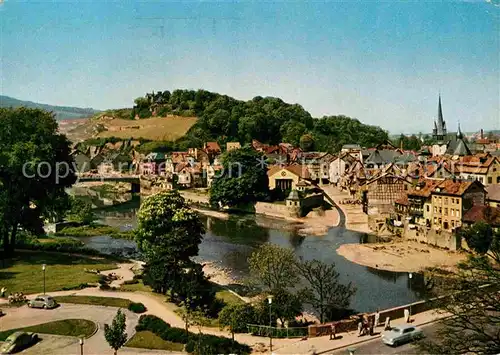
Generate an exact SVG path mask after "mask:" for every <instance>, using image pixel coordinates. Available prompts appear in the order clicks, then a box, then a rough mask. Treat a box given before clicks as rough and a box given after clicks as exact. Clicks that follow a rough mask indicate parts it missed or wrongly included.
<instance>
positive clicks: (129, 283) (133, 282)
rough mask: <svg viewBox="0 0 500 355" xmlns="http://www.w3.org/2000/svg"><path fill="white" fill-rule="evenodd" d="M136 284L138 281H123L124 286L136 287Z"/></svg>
mask: <svg viewBox="0 0 500 355" xmlns="http://www.w3.org/2000/svg"><path fill="white" fill-rule="evenodd" d="M138 283H139V280H136V279H133V280H125V281H123V284H124V285H136V284H138Z"/></svg>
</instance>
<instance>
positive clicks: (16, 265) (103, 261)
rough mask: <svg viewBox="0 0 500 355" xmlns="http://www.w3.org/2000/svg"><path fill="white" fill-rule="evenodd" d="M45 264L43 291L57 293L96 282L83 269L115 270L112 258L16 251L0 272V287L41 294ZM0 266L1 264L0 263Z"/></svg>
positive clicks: (93, 277) (95, 276)
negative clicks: (67, 288) (64, 289)
mask: <svg viewBox="0 0 500 355" xmlns="http://www.w3.org/2000/svg"><path fill="white" fill-rule="evenodd" d="M43 264H46V265H47V267H46V270H45V289H46V292H52V291H59V290H62V289H63V287H76V286H78V285H80V284H82V283H95V282H97V281H98V276H97V275H95V274H91V273H87V272H85V269H97V270H99V271H103V270H111V269H116V268H117V266H116V263H115V261H114V260H112V259H107V258H103V257H92V256H85V255H80V254H78V255H75V254H67V253H57V252H41V251H16V254H15V256H14V257H13V258H11V259H8V260H6V262H5V267H4V268H3V269H0V288H1V287H6V288H7V292H8V293H14V292H23V293H24V294H32V293H37V292H39V293H42V292H43V271H42V265H43ZM0 265H1V264H0Z"/></svg>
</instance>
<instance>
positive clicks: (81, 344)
mask: <svg viewBox="0 0 500 355" xmlns="http://www.w3.org/2000/svg"><path fill="white" fill-rule="evenodd" d="M80 355H83V337H82V338H80Z"/></svg>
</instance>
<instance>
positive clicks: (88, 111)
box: [0, 95, 100, 120]
mask: <svg viewBox="0 0 500 355" xmlns="http://www.w3.org/2000/svg"><path fill="white" fill-rule="evenodd" d="M21 106H24V107H30V108H40V109H43V110H46V111H51V112H53V113H54V114H55V115H56V119H57V120H71V119H80V118H87V117H91V116H93V115H95V114H96V113H98V112H100V111H97V110H94V109H92V108H79V107H68V106H53V105H46V104H40V103H37V102H32V101H23V100H18V99H15V98H13V97H9V96H3V95H0V107H14V108H15V107H21Z"/></svg>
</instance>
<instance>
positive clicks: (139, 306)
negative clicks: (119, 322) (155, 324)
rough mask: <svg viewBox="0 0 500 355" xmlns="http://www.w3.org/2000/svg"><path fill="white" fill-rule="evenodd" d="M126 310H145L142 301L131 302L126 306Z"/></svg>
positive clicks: (142, 311) (137, 311) (139, 311)
mask: <svg viewBox="0 0 500 355" xmlns="http://www.w3.org/2000/svg"><path fill="white" fill-rule="evenodd" d="M128 310H129V311H132V312H134V313H144V312H146V306H144V305H143V304H142V303H135V302H132V303H131V304H130V305H129V306H128Z"/></svg>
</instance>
